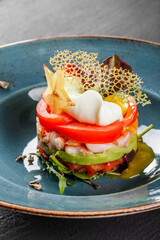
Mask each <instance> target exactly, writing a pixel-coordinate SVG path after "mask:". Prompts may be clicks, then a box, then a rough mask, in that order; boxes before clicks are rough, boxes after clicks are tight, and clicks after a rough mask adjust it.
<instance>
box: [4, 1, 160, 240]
mask: <svg viewBox="0 0 160 240" xmlns="http://www.w3.org/2000/svg"><path fill="white" fill-rule="evenodd" d="M159 12H160V1H159V0H154V1H150V0H139V1H138V0H119V1H118V0H112V1H110V0H97V1H96V0H81V1H75V0H67V1H65V0H58V1H57V0H45V1H42V0H34V1H27V0H19V1H18V0H12V1H9V0H1V1H0V29H1V31H0V45H4V44H8V43H11V42H15V41H21V40H26V39H33V38H42V37H52V36H64V35H115V36H123V37H133V38H141V39H144V40H149V41H155V42H160V31H159V29H160V14H159ZM159 222H160V210H154V211H152V212H147V213H141V214H136V215H131V216H124V217H113V218H106V219H83V220H73V219H72V220H71V219H56V218H45V217H39V216H31V215H26V214H22V213H17V212H14V211H10V210H5V209H0V239H13V240H15V239H24V240H26V239H62V240H63V239H71V240H72V239H76V240H79V239H82V240H83V239H111V240H112V239H113V240H114V239H120V240H121V239H124V240H128V239H130V240H132V239H145V240H146V239H148V240H150V239H154V240H157V239H160V231H159Z"/></svg>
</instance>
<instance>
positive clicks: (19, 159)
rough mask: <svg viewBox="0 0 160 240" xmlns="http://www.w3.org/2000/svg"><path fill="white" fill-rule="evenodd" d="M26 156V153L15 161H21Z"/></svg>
mask: <svg viewBox="0 0 160 240" xmlns="http://www.w3.org/2000/svg"><path fill="white" fill-rule="evenodd" d="M26 157H27V156H26V155H23V156H19V157H18V158H16V161H23V160H24V159H25V158H26Z"/></svg>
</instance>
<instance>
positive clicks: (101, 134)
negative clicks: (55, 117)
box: [55, 121, 124, 144]
mask: <svg viewBox="0 0 160 240" xmlns="http://www.w3.org/2000/svg"><path fill="white" fill-rule="evenodd" d="M123 124H124V123H123V121H121V122H120V121H119V122H114V123H112V124H109V125H107V126H97V125H91V124H86V123H80V122H73V123H69V124H67V125H65V126H64V125H56V126H55V129H56V130H57V131H58V132H59V133H60V134H62V135H63V136H65V137H67V138H70V139H73V140H76V141H78V142H83V143H95V144H96V143H97V144H98V143H110V142H113V141H116V140H117V139H118V138H119V137H120V136H121V134H122V130H123Z"/></svg>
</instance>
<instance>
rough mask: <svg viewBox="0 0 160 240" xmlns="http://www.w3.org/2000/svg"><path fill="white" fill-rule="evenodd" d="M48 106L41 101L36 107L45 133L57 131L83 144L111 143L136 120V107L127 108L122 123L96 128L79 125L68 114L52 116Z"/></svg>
mask: <svg viewBox="0 0 160 240" xmlns="http://www.w3.org/2000/svg"><path fill="white" fill-rule="evenodd" d="M47 108H48V106H47V104H46V103H45V101H44V100H43V99H42V100H40V102H39V103H38V105H37V115H38V117H39V120H40V123H41V125H42V126H43V127H44V128H45V130H47V131H53V130H57V131H58V132H59V133H60V134H62V135H63V136H65V137H67V138H69V139H73V140H75V141H78V142H83V143H93V144H98V143H99V144H100V143H111V142H114V141H116V140H117V139H118V138H119V137H120V136H121V135H122V131H123V128H124V127H127V126H129V125H131V124H132V123H134V122H135V120H136V119H137V116H138V113H137V107H136V105H132V106H131V105H130V104H129V106H128V110H127V113H126V114H125V116H124V120H123V121H116V122H114V123H112V124H109V125H107V126H97V125H92V124H87V123H80V122H78V121H75V119H74V118H72V117H71V116H69V115H68V114H65V113H63V114H61V115H58V114H52V113H49V111H48V110H47Z"/></svg>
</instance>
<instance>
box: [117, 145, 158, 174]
mask: <svg viewBox="0 0 160 240" xmlns="http://www.w3.org/2000/svg"><path fill="white" fill-rule="evenodd" d="M153 159H154V153H153V150H152V148H150V147H149V146H148V145H147V144H146V143H144V142H138V150H137V152H136V155H135V157H134V158H133V160H132V161H131V162H130V164H129V167H128V168H127V169H125V170H124V171H123V172H122V174H120V175H119V176H118V177H119V178H122V179H129V178H133V177H136V176H137V175H140V174H141V173H142V172H143V170H144V169H145V168H146V167H147V166H148V165H149V164H150V163H151V162H152V160H153Z"/></svg>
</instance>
